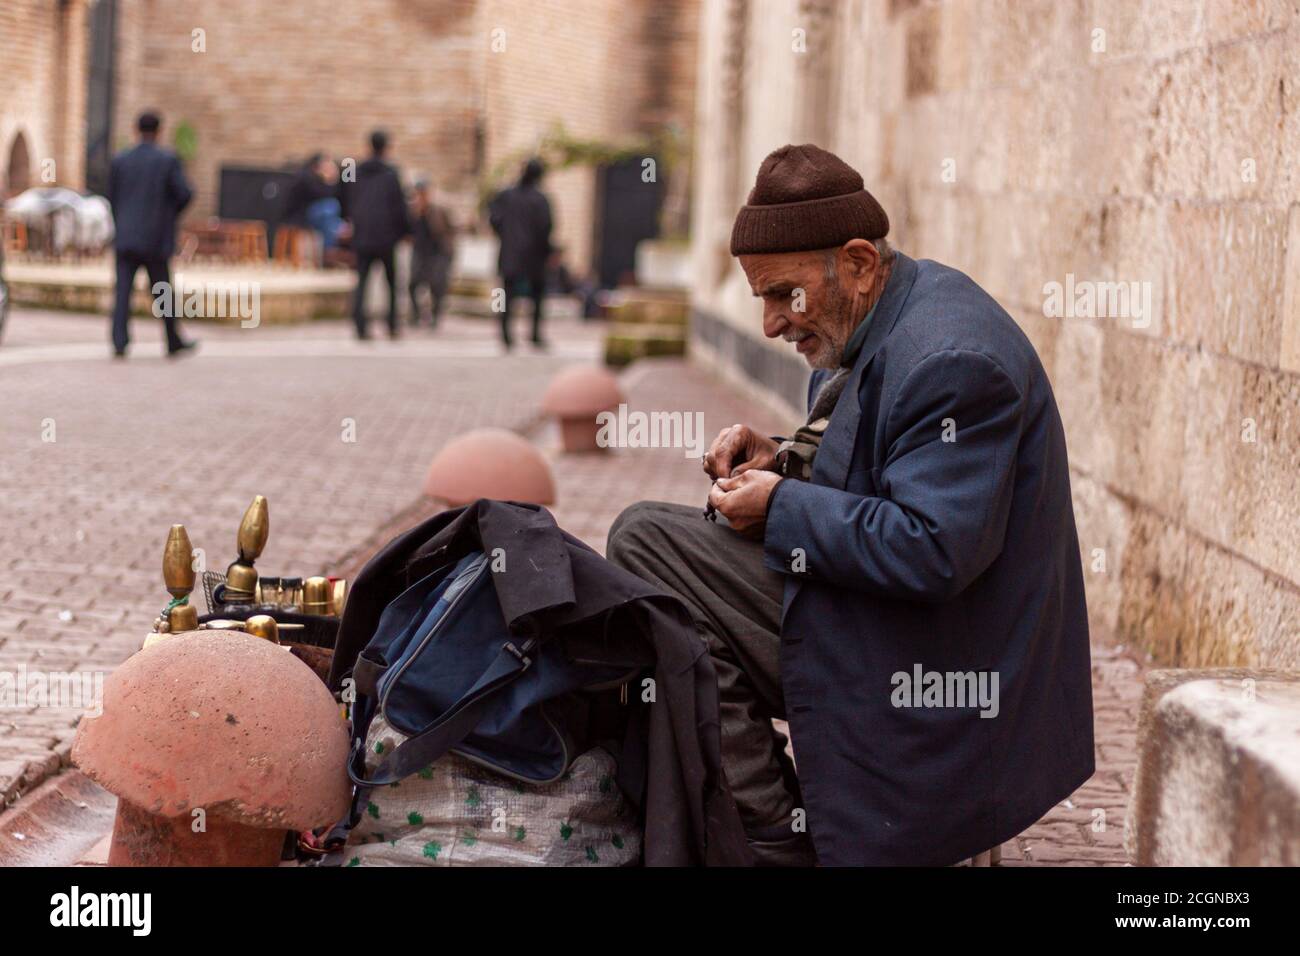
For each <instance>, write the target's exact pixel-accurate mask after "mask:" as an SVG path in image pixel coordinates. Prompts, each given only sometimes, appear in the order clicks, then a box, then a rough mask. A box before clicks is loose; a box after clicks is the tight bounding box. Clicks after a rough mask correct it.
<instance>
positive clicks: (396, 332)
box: [388, 325, 402, 339]
mask: <svg viewBox="0 0 1300 956" xmlns="http://www.w3.org/2000/svg"><path fill="white" fill-rule="evenodd" d="M388 337H389V338H390V339H400V338H401V337H402V330H401V329H399V328H398V327H397V326H395V325H390V326H389V327H388Z"/></svg>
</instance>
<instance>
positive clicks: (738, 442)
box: [704, 425, 777, 478]
mask: <svg viewBox="0 0 1300 956" xmlns="http://www.w3.org/2000/svg"><path fill="white" fill-rule="evenodd" d="M776 447H777V445H776V442H774V441H772V439H770V438H768V437H767V436H766V435H760V434H758V433H757V432H755V431H754V429H752V428H750V427H749V426H748V425H732V426H731V427H730V428H724V429H723V430H722V431H720V432H718V437H717V438H715V439H713V444H712V445H710V446H709V452H708V454H707V455H705V456H704V471H705V473H706V474H707V475H708V476H709V477H710V478H732V477H734V476H736V475H741V474H744V473H745V472H747V471H771V470H772V469H773V468H774V467H775V465H776Z"/></svg>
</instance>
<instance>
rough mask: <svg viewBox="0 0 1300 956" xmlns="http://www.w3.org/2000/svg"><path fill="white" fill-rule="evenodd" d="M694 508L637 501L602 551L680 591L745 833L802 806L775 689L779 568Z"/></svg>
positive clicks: (767, 827)
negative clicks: (698, 640) (713, 700)
mask: <svg viewBox="0 0 1300 956" xmlns="http://www.w3.org/2000/svg"><path fill="white" fill-rule="evenodd" d="M702 512H703V508H692V507H688V506H684V505H675V504H666V503H664V502H658V501H643V502H640V503H639V504H635V505H632V506H631V507H630V508H628V509H626V510H625V511H624V512H623V513H622V514H620V515H619V516H618V519H617V520H616V521H615V522H614V525H613V527H611V528H610V530H609V540H608V545H607V547H606V557H608V558H609V560H610V561H612V562H614V563H615V564H617V565H618V566H620V567H622V568H625V569H626V570H628V571H631V572H632V573H634V574H636V575H637V576H638V577H640V578H642V579H643V580H645V581H649V582H650V583H652V584H655V585H658V586H659V587H661V588H663V589H665V590H667V591H670V592H671V593H673V594H675V595H677V596H678V597H680V598H681V599H682V600H683V601H684V602H685V603H686V605H687V606H688V607H689V608H690V610H691V614H692V616H693V617H694V619H695V624H696V628H697V629H698V630H699V632H700V634H701V636H702V638H703V639H704V641H705V642H706V643H707V645H708V648H709V656H710V657H711V658H712V659H713V666H714V669H715V670H716V671H717V674H718V698H719V704H720V715H721V722H722V728H721V729H722V765H723V769H724V770H725V772H726V775H727V783H728V785H729V786H730V788H731V793H732V796H733V797H735V800H736V805H737V807H738V808H739V810H740V818H741V822H742V823H744V825H745V829H746V831H747V832H748V833H750V834H751V836H753V835H755V834H764V832H765V831H780V830H784V832H786V833H787V834H788V833H789V832H790V830H791V823H792V813H793V811H794V810H795V808H797V807H799V806H801V805H802V801H801V798H800V796H799V784H798V780H797V778H796V777H795V772H794V765H793V763H792V762H791V760H790V758H789V756H788V755H787V754H786V752H785V748H786V737H785V735H784V734H782V733H780V732H779V731H777V729H776V728H775V727H774V726H773V725H772V720H773V719H774V718H775V719H781V720H784V719H785V702H784V699H783V697H782V693H781V668H780V649H781V592H782V589H783V587H784V579H783V578H782V576H781V575H780V574H778V573H776V572H775V571H772V570H771V569H770V568H766V567H764V566H763V546H762V543H761V542H759V541H751V540H749V539H747V538H742V537H741V536H740V535H738V534H737V533H736V532H735V531H732V530H731V529H730V528H729V527H727V526H726V524H725V519H723V518H721V516H719V523H717V524H715V523H714V522H712V521H708V520H706V519H705V518H704V517H703V514H702Z"/></svg>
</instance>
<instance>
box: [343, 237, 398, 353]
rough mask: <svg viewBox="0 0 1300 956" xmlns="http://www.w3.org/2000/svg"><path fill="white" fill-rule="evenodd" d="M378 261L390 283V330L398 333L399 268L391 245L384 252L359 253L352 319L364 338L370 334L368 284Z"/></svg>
mask: <svg viewBox="0 0 1300 956" xmlns="http://www.w3.org/2000/svg"><path fill="white" fill-rule="evenodd" d="M376 262H378V263H381V264H382V265H383V267H384V281H385V282H387V283H388V316H387V321H388V331H389V332H390V333H391V334H393V335H396V334H397V270H396V267H395V266H394V264H393V250H392V248H391V247H390V248H388V249H385V250H384V251H382V252H358V253H357V291H356V295H355V296H354V297H353V299H352V321H353V322H354V323H355V324H356V327H357V336H358V337H359V338H363V339H364V338H366V337H368V336H369V335H370V320H369V319H368V318H366V284H367V283H368V282H369V280H370V270H371V267H373V266H374V264H375V263H376Z"/></svg>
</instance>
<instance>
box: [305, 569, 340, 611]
mask: <svg viewBox="0 0 1300 956" xmlns="http://www.w3.org/2000/svg"><path fill="white" fill-rule="evenodd" d="M332 595H333V588H331V587H330V582H329V579H328V578H323V577H320V576H319V575H317V576H316V577H310V578H308V579H307V580H306V581H304V582H303V584H302V611H303V613H304V614H320V615H327V614H329V613H330V604H331V598H332Z"/></svg>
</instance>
